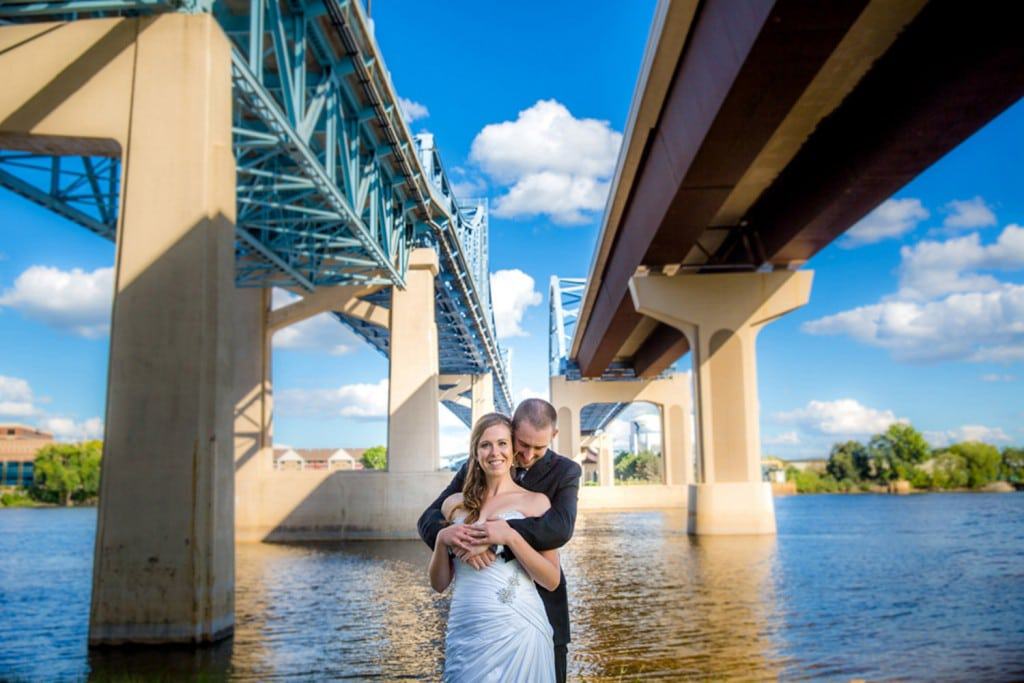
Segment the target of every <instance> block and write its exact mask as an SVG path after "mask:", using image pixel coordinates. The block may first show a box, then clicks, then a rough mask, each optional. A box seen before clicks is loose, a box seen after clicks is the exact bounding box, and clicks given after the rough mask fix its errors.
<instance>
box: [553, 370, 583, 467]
mask: <svg viewBox="0 0 1024 683" xmlns="http://www.w3.org/2000/svg"><path fill="white" fill-rule="evenodd" d="M553 386H554V385H552V387H553ZM551 399H552V405H554V406H555V409H556V410H557V411H558V436H556V437H555V439H556V440H555V444H556V446H555V447H556V448H557V449H558V454H559V455H564V456H565V457H567V458H569V459H570V460H576V459H577V458H579V456H580V448H581V446H580V438H581V437H580V414H579V411H578V410H576V409H574V408H573V407H570V406H567V405H565V404H564V403H559V402H557V401H558V399H557V397H556V396H555V395H554V394H552V395H551Z"/></svg>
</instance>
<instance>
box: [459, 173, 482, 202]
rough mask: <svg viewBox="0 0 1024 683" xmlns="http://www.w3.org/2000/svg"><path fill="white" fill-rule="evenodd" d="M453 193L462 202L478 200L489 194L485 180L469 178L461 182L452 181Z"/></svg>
mask: <svg viewBox="0 0 1024 683" xmlns="http://www.w3.org/2000/svg"><path fill="white" fill-rule="evenodd" d="M451 185H452V193H453V194H454V195H455V198H456V199H458V200H459V201H460V202H464V201H466V200H467V199H476V198H477V197H483V196H485V195H486V194H487V183H486V182H484V180H483V178H476V177H472V176H467V177H464V178H462V179H461V180H451Z"/></svg>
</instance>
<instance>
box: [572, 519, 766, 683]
mask: <svg viewBox="0 0 1024 683" xmlns="http://www.w3.org/2000/svg"><path fill="white" fill-rule="evenodd" d="M775 553H776V543H775V539H774V538H771V537H769V538H764V537H736V538H707V539H701V540H699V541H697V540H695V539H691V538H690V537H688V536H687V535H686V520H685V516H684V514H683V513H676V512H644V513H606V514H591V515H588V516H587V517H585V518H582V519H581V520H580V525H579V526H578V528H577V533H576V538H575V539H574V540H573V542H572V544H571V548H570V550H569V552H568V553H567V558H566V560H567V561H566V565H567V567H566V574H567V576H568V578H569V581H570V586H571V587H572V588H573V593H572V601H571V602H572V604H571V610H572V614H573V619H574V625H575V628H574V636H573V640H574V641H575V643H576V645H575V647H574V648H573V667H572V668H573V669H575V670H576V671H577V673H578V675H580V676H583V677H586V678H589V677H594V678H604V677H633V676H637V675H643V676H644V677H645V678H649V677H660V678H668V679H672V678H676V679H678V678H680V677H699V678H707V677H711V678H720V677H736V676H746V675H747V674H752V675H753V674H756V675H757V676H761V677H774V676H775V675H776V674H777V673H778V670H779V663H780V657H779V655H778V654H777V646H776V644H775V642H774V641H773V636H774V634H775V630H776V628H777V626H778V622H779V619H778V617H777V613H776V608H775V604H776V603H775V591H774V588H773V583H772V575H773V568H774V563H775Z"/></svg>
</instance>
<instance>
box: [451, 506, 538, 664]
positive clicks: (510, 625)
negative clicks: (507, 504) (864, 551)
mask: <svg viewBox="0 0 1024 683" xmlns="http://www.w3.org/2000/svg"><path fill="white" fill-rule="evenodd" d="M499 516H500V517H502V518H503V519H506V520H508V519H523V517H524V515H523V514H522V513H521V512H519V511H518V510H513V511H509V512H504V513H502V514H501V515H499ZM464 518H465V516H464V515H463V516H461V517H457V518H456V521H455V523H456V524H461V523H462V520H463V519H464ZM454 565H455V577H454V583H453V587H452V601H451V609H450V611H449V613H448V632H447V634H446V636H445V670H444V680H445V681H515V682H520V681H522V682H523V683H527V682H533V681H554V680H555V660H554V645H553V640H552V636H553V630H552V628H551V624H550V623H549V622H548V617H547V613H546V612H545V611H544V603H543V602H542V601H541V599H540V594H538V593H537V589H536V587H535V586H534V584H533V579H531V578H530V575H529V574H527V573H526V571H525V570H524V569H523V568H522V566H521V565H520V564H519V562H518V561H517V560H510V561H505V560H504V559H502V558H501V557H499V558H498V559H496V560H495V561H494V563H493V564H491V566H490V567H487V568H486V569H481V570H479V571H478V570H476V569H473V568H472V567H471V566H469V565H468V564H466V563H465V562H462V561H459V560H456V561H455V562H454Z"/></svg>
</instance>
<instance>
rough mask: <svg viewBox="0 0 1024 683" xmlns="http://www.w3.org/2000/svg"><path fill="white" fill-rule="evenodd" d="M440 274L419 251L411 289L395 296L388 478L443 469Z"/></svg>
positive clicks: (427, 253) (412, 260)
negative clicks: (436, 286) (437, 306)
mask: <svg viewBox="0 0 1024 683" xmlns="http://www.w3.org/2000/svg"><path fill="white" fill-rule="evenodd" d="M437 273H438V260H437V253H436V252H434V250H433V249H424V248H420V249H415V250H413V252H412V253H411V254H410V255H409V270H408V272H407V273H406V276H405V283H406V286H405V289H404V290H402V289H399V288H397V287H393V288H392V290H391V346H390V349H389V352H390V353H389V364H388V366H389V367H388V378H389V379H388V472H436V471H437V470H438V469H440V467H441V454H440V448H441V444H440V426H439V424H438V416H437V405H438V402H439V401H440V392H439V389H438V363H439V360H438V346H437V322H436V320H435V317H434V316H435V313H434V278H435V277H437Z"/></svg>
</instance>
